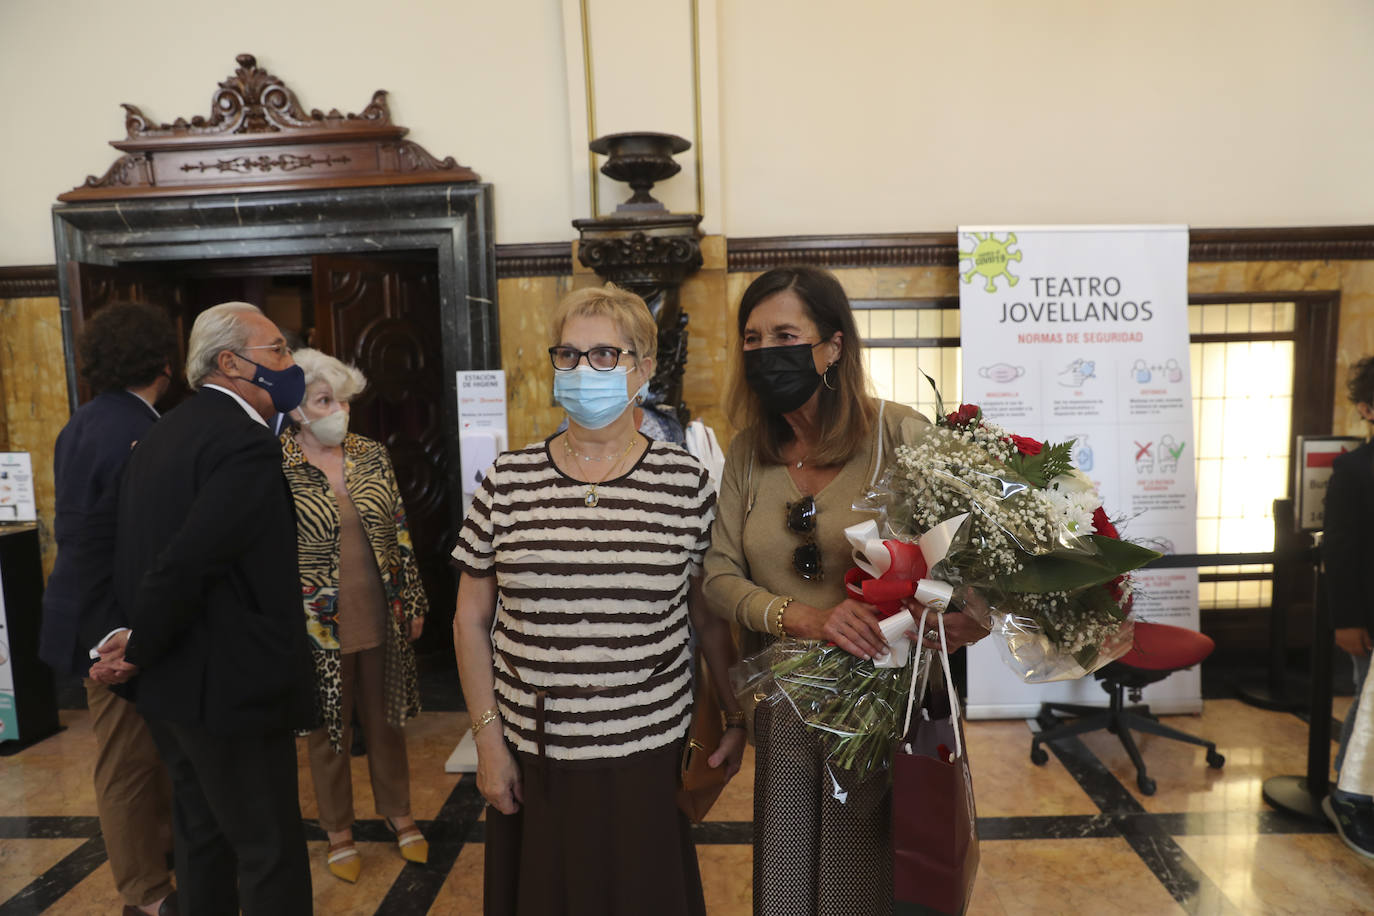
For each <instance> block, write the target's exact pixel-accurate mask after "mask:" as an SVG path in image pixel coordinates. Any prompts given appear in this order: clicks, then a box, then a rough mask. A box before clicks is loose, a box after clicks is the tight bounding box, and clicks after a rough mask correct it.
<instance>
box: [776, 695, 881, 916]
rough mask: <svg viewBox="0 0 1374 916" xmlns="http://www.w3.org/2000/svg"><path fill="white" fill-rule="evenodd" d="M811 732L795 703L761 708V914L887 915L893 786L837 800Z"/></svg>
mask: <svg viewBox="0 0 1374 916" xmlns="http://www.w3.org/2000/svg"><path fill="white" fill-rule="evenodd" d="M811 734H812V733H811V729H809V728H808V727H807V726H806V725H804V724H803V723H802V721H801V719H799V718H798V717H797V715H796V712H795V711H794V710H793V709H792V708H791V707H790V706H789V705H788V704H787V701H786V700H782V701H780V702H776V703H760V704H759V705H758V707H757V709H756V710H755V713H754V739H755V744H756V748H755V770H754V916H887V914H890V913H891V912H892V811H891V803H892V791H891V787H890V783H889V781H888V780H887V779H886V778H885V776H886V774H880V775H878V776H875V777H873V778H872V779H869V780H868V781H867V782H866V783H864V784H862V785H860V786H858V787H856V788H851V789H850V791H849V793H848V796H847V797H846V800H845V801H844V802H843V803H841V802H839V801H837V800H836V798H835V797H834V787H833V786H832V783H831V780H830V777H829V775H828V773H827V771H826V768H825V758H824V756H823V755H822V753H821V751H820V748H819V747H818V745H817V743H816V741H815V740H814V739H813V738H812V737H811Z"/></svg>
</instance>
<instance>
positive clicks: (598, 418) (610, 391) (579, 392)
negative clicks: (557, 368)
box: [553, 366, 649, 429]
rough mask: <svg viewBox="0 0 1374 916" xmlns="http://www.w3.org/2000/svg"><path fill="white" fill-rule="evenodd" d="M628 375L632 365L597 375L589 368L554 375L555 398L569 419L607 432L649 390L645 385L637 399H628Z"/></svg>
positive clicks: (583, 425)
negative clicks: (608, 427)
mask: <svg viewBox="0 0 1374 916" xmlns="http://www.w3.org/2000/svg"><path fill="white" fill-rule="evenodd" d="M629 374H630V368H629V366H618V367H616V368H615V369H612V370H610V371H609V372H598V371H597V370H595V369H593V368H592V367H590V366H578V367H577V368H576V369H573V370H571V371H569V372H555V373H554V374H553V399H554V400H555V401H557V402H558V406H559V407H562V408H563V409H564V410H566V411H567V412H568V419H570V420H572V421H573V422H574V423H576V424H577V425H578V426H580V427H582V428H583V429H604V428H605V427H607V426H610V425H611V424H612V423H614V422H615V421H616V419H617V418H618V417H619V416H620V415H621V414H622V413H624V412H625V408H626V407H629V406H630V405H631V404H633V403H634V402H635V401H636V400H637V399H639V398H642V397H643V396H644V395H645V394H646V393H647V392H648V390H649V383H648V382H645V383H644V384H643V385H640V386H639V391H637V392H636V393H635V396H634V397H626V395H625V381H626V377H627V376H628V375H629Z"/></svg>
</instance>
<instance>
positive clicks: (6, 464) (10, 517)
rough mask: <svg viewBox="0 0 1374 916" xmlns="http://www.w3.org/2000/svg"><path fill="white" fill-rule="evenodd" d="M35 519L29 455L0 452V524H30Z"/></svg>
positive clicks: (36, 515)
mask: <svg viewBox="0 0 1374 916" xmlns="http://www.w3.org/2000/svg"><path fill="white" fill-rule="evenodd" d="M37 518H38V508H37V505H36V504H35V502H34V498H33V461H32V460H31V459H30V458H29V453H28V452H0V522H32V521H35V520H36V519H37Z"/></svg>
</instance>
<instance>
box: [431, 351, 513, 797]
mask: <svg viewBox="0 0 1374 916" xmlns="http://www.w3.org/2000/svg"><path fill="white" fill-rule="evenodd" d="M458 429H459V433H458V436H459V446H460V448H461V459H462V463H463V468H462V473H463V514H464V515H466V514H467V511H468V508H469V507H470V506H471V505H472V495H473V494H474V493H476V492H477V487H478V486H479V485H480V484H481V483H482V476H483V475H484V474H485V473H486V471H487V468H489V467H491V465H492V462H494V461H495V460H496V456H497V455H499V454H501V453H502V452H503V451H505V450H506V442H507V441H508V439H509V435H508V432H507V426H506V373H505V372H504V371H502V370H500V369H482V370H477V371H473V372H459V373H458ZM444 772H445V773H475V772H477V745H476V744H475V743H474V742H473V740H472V732H470V731H465V732H463V737H462V739H461V740H460V741H459V742H458V745H457V747H455V748H454V749H453V753H451V754H449V757H448V761H447V762H445V764H444Z"/></svg>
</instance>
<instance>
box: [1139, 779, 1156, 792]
mask: <svg viewBox="0 0 1374 916" xmlns="http://www.w3.org/2000/svg"><path fill="white" fill-rule="evenodd" d="M1135 784H1136V785H1137V786H1139V787H1140V794H1141V795H1154V794H1155V781H1154V780H1153V779H1151V778H1150V777H1148V776H1137V777H1136V780H1135Z"/></svg>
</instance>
